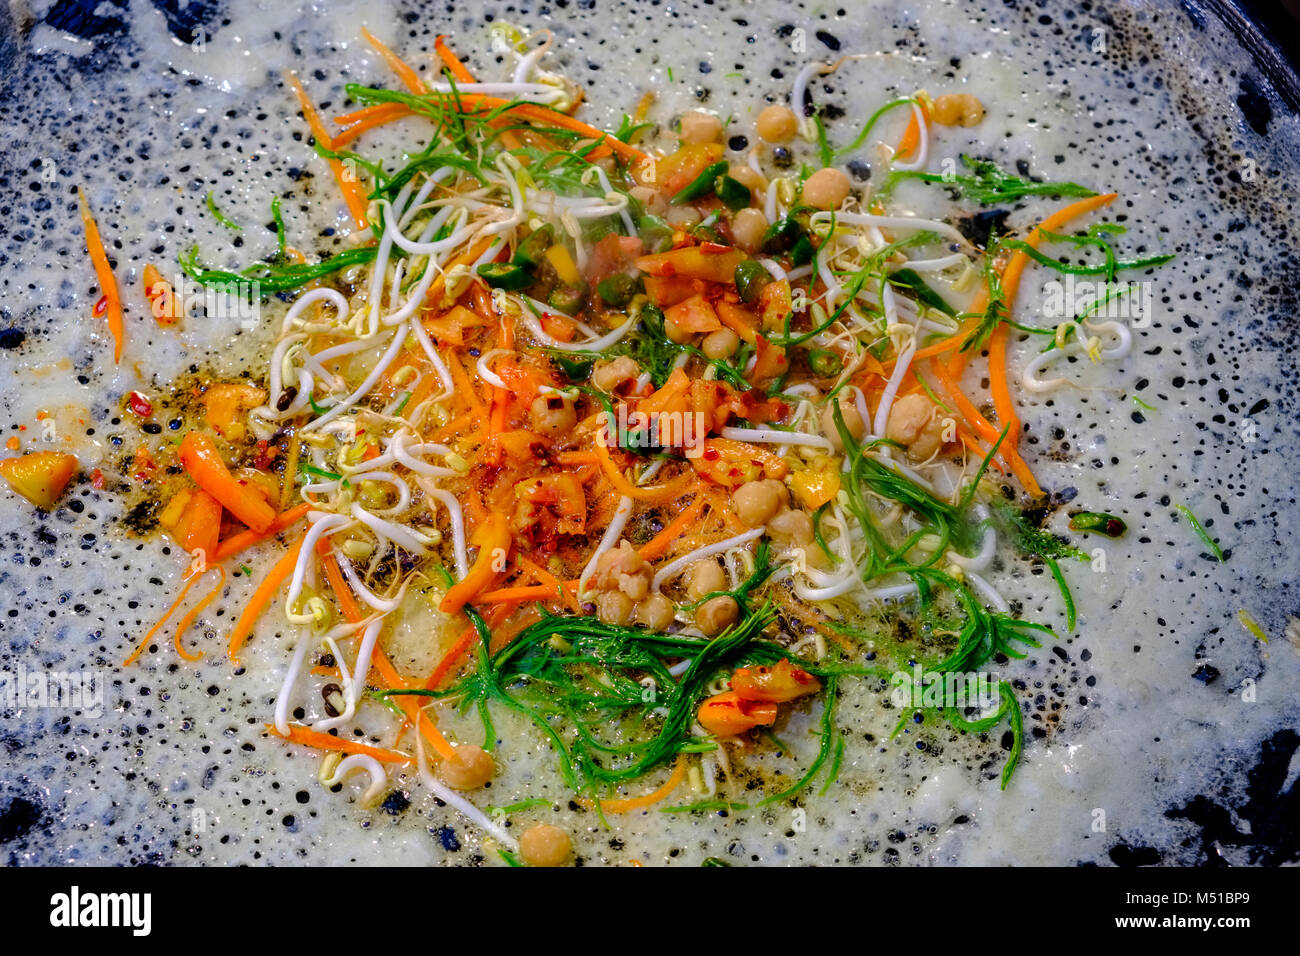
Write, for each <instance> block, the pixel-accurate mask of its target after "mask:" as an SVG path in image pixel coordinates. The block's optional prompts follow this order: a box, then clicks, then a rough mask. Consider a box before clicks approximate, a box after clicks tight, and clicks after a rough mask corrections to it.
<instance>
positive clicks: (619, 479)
mask: <svg viewBox="0 0 1300 956" xmlns="http://www.w3.org/2000/svg"><path fill="white" fill-rule="evenodd" d="M596 454H597V455H598V456H599V457H600V467H601V469H602V470H603V471H604V472H605V476H606V477H607V478H608V479H609V481H610V484H612V485H613V486H614V489H615V490H616V491H617V492H618V493H619V494H620V495H627V497H629V498H632V499H634V500H636V501H646V502H650V503H663V502H666V501H672V500H673V499H674V498H679V497H681V496H682V495H683V494H685V493H686V490H687V489H688V488H690V487H691V486H692V485H694V484H695V480H694V477H693V475H691V474H684V475H682V476H681V478H677V479H674V480H672V481H669V482H666V483H665V484H662V485H655V486H654V487H651V488H638V487H637V486H636V485H634V484H632V483H631V482H630V481H628V480H627V478H626V477H625V476H624V475H623V473H622V472H621V471H619V470H618V466H617V465H615V464H614V461H613V459H612V458H610V456H609V448H608V447H606V445H605V436H604V435H603V434H601V433H599V432H598V433H597V434H596Z"/></svg>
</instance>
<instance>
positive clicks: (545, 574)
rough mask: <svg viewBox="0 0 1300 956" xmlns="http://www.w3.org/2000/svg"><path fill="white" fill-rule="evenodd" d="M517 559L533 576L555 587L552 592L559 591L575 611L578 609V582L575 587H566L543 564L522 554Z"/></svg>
mask: <svg viewBox="0 0 1300 956" xmlns="http://www.w3.org/2000/svg"><path fill="white" fill-rule="evenodd" d="M515 560H516V561H517V562H518V564H519V566H520V567H521V568H523V569H524V570H525V571H527V572H528V573H529V574H531V575H532V576H533V577H535V578H537V580H539V581H541V582H542V583H543V584H545V585H548V586H549V587H551V588H553V589H554V590H553V591H552V593H556V591H558V592H559V594H560V596H561V597H562V598H563V599H564V602H565V603H566V604H568V605H569V607H570V608H571V609H572V610H574V611H577V610H578V598H577V595H576V593H574V592H575V591H576V582H575V586H574V588H573V589H570V588H568V587H566V586H565V585H564V584H562V583H561V582H560V579H559V578H557V577H556V576H555V575H554V574H552V573H551V572H550V571H547V570H546V569H545V568H544V567H542V566H541V565H539V564H535V563H534V562H532V561H530V560H528V558H527V557H526V556H525V555H522V554H521V555H519V556H518V557H517V558H516V559H515Z"/></svg>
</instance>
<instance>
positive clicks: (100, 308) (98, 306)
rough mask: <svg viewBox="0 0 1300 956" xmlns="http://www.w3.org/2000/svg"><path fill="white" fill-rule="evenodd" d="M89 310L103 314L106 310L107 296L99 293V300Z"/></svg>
mask: <svg viewBox="0 0 1300 956" xmlns="http://www.w3.org/2000/svg"><path fill="white" fill-rule="evenodd" d="M91 311H92V312H94V313H95V315H103V314H104V313H105V312H107V311H108V296H106V295H101V296H100V297H99V301H98V302H96V303H95V307H94V308H93V309H92V310H91Z"/></svg>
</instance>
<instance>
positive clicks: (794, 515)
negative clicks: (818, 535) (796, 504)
mask: <svg viewBox="0 0 1300 956" xmlns="http://www.w3.org/2000/svg"><path fill="white" fill-rule="evenodd" d="M767 533H768V534H770V535H771V536H772V538H773V540H775V541H776V542H777V544H782V545H786V546H789V547H804V546H805V545H809V544H812V542H813V523H812V518H811V517H810V516H809V514H808V512H806V511H799V510H797V509H793V508H787V509H786V510H785V511H782V512H781V513H780V514H778V515H777V516H776V517H775V518H773V519H772V520H771V521H769V522H768V523H767Z"/></svg>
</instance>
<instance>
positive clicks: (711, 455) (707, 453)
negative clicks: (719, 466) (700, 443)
mask: <svg viewBox="0 0 1300 956" xmlns="http://www.w3.org/2000/svg"><path fill="white" fill-rule="evenodd" d="M720 457H721V455H719V454H718V451H717V449H715V448H706V449H704V460H705V461H717V460H718V459H719V458H720Z"/></svg>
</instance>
